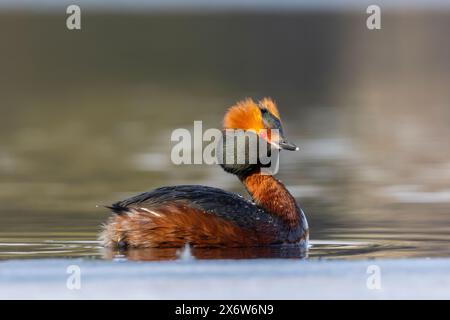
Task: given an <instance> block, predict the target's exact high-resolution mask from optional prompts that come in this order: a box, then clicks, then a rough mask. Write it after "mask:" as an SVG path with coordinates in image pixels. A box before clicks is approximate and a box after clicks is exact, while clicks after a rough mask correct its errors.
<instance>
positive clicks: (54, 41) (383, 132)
mask: <svg viewBox="0 0 450 320" xmlns="http://www.w3.org/2000/svg"><path fill="white" fill-rule="evenodd" d="M448 16H449V15H448V13H446V12H440V13H436V12H434V13H433V12H431V13H427V14H418V13H409V14H408V13H398V12H397V13H387V14H386V15H385V18H384V27H383V29H382V30H381V31H379V32H377V33H368V31H367V29H365V28H364V27H363V26H361V20H360V17H359V16H358V15H356V14H354V13H345V12H341V13H326V12H322V13H314V12H309V13H308V12H303V13H292V14H269V13H261V14H234V15H233V14H216V15H208V14H199V15H195V14H159V15H151V14H136V15H120V14H109V15H100V14H87V16H86V17H85V19H84V20H83V21H84V23H85V26H84V27H83V30H82V31H81V32H78V33H77V32H69V31H67V30H66V29H65V26H64V23H61V19H60V17H58V16H55V15H44V14H42V15H37V14H34V15H33V14H24V13H7V12H2V13H1V17H0V40H1V41H0V52H1V55H0V69H1V70H2V72H1V73H0V85H1V88H2V89H1V91H2V92H1V98H0V114H1V116H0V204H1V207H0V259H12V258H50V257H86V258H100V259H101V258H105V259H114V258H117V257H119V258H120V257H123V255H124V253H119V252H108V251H105V250H103V249H102V248H101V247H100V246H99V244H98V242H96V237H97V233H98V231H99V226H100V225H101V223H103V222H104V221H105V219H106V218H107V217H108V216H109V212H108V211H107V210H106V209H104V208H103V207H102V205H107V204H110V203H112V202H114V201H116V200H120V199H123V198H125V197H127V196H130V195H133V194H135V193H139V192H142V191H145V190H150V189H153V188H156V187H159V186H163V185H174V184H206V185H210V186H216V187H220V188H223V189H226V190H231V191H235V192H240V193H244V191H243V188H242V186H240V184H239V182H238V181H237V179H235V178H234V177H232V176H229V175H227V174H225V173H224V172H222V171H221V169H220V168H218V167H213V166H207V165H192V166H175V165H173V164H172V163H171V161H170V150H171V143H170V134H171V132H172V130H173V129H175V128H180V127H182V128H188V129H189V128H191V127H192V126H193V121H194V120H203V121H204V127H205V128H208V127H220V125H221V118H222V116H223V113H224V112H225V110H226V108H227V107H228V106H230V105H232V104H233V103H234V102H235V101H237V100H239V99H242V98H244V97H247V96H252V97H255V98H260V97H263V96H266V95H268V96H272V97H273V98H274V99H275V100H277V101H278V103H279V108H280V110H281V114H282V118H283V119H284V123H285V129H286V131H287V135H288V136H289V137H290V140H292V141H293V142H295V143H296V144H298V145H299V146H300V147H301V152H298V153H295V154H283V155H282V159H281V169H280V173H279V178H280V179H282V180H283V182H284V183H285V184H286V185H287V186H288V188H289V190H291V192H292V193H293V194H294V196H295V197H296V198H297V199H298V201H299V203H300V204H301V206H302V207H303V209H304V211H305V213H306V215H307V217H308V220H309V224H310V228H311V239H312V241H311V248H310V250H309V252H308V253H307V254H305V253H304V252H297V251H296V249H292V248H272V249H261V250H259V249H258V250H253V251H250V252H249V251H247V250H244V249H242V250H231V251H224V250H209V251H202V250H197V251H195V250H194V251H193V252H192V254H193V255H194V256H197V257H199V258H205V259H206V258H211V259H214V258H224V257H225V258H236V259H247V258H306V257H308V258H309V259H335V258H339V259H365V258H402V257H448V256H449V255H450V254H449V250H448V247H449V244H450V189H449V187H448V186H449V185H450V160H449V159H450V148H449V146H448V137H449V136H450V126H448V123H449V119H450V109H449V107H448V106H449V105H450V104H449V102H450V96H449V95H450V93H449V91H448V85H447V84H448V83H449V80H450V70H449V64H448V58H449V52H450V44H449V43H448V41H447V39H446V38H445V41H442V39H443V38H442V37H444V34H447V33H445V32H443V31H442V30H446V29H449V28H450V23H449V21H450V20H449V19H448ZM429 21H433V24H430V23H428V22H429ZM177 255H178V253H177V252H176V250H150V251H146V252H142V251H134V252H128V253H125V257H128V258H129V259H137V260H161V259H173V258H176V257H177Z"/></svg>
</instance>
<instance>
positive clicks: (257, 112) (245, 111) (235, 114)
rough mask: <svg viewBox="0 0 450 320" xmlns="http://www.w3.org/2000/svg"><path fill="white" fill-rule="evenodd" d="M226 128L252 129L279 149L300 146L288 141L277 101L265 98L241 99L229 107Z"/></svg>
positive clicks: (225, 121) (224, 121)
mask: <svg viewBox="0 0 450 320" xmlns="http://www.w3.org/2000/svg"><path fill="white" fill-rule="evenodd" d="M223 127H224V129H235V130H236V129H241V130H245V131H252V132H254V133H255V134H257V135H258V136H259V137H260V138H262V139H264V140H266V141H267V142H268V143H270V144H271V145H272V146H274V147H275V148H277V149H283V150H289V151H296V150H298V149H299V148H298V147H297V146H296V145H295V144H293V143H290V142H288V141H287V139H286V137H285V135H284V132H283V126H282V124H281V119H280V113H279V111H278V108H277V106H276V104H275V102H274V101H273V100H272V99H270V98H264V99H262V100H261V101H259V102H258V103H256V102H254V101H253V100H252V99H245V100H242V101H239V102H238V103H236V104H235V105H234V106H232V107H231V108H229V109H228V111H227V113H226V114H225V117H224V120H223Z"/></svg>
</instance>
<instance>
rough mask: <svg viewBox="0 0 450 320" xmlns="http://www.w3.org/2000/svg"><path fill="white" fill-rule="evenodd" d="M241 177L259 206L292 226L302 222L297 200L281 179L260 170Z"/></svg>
mask: <svg viewBox="0 0 450 320" xmlns="http://www.w3.org/2000/svg"><path fill="white" fill-rule="evenodd" d="M239 179H240V180H241V181H242V183H243V184H244V186H245V187H246V189H247V191H248V192H249V193H250V195H251V196H252V198H253V201H255V203H256V204H257V205H258V206H260V207H262V208H263V209H264V210H266V211H267V212H268V213H270V214H272V215H274V216H277V217H279V218H280V219H282V220H283V221H284V222H285V223H286V224H287V225H288V226H290V227H296V226H297V225H298V224H299V223H300V221H301V219H300V215H301V212H300V209H299V207H298V206H297V202H296V201H295V199H294V197H293V196H292V195H291V194H290V193H289V191H288V190H287V189H286V187H285V186H284V185H283V183H281V182H280V181H279V180H277V179H275V178H274V177H273V176H271V175H264V174H261V173H260V172H259V171H253V172H251V173H249V174H245V175H242V176H239Z"/></svg>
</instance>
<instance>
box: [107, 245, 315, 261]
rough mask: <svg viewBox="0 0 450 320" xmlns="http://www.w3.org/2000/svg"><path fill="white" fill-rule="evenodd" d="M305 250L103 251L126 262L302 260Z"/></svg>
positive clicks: (296, 247)
mask: <svg viewBox="0 0 450 320" xmlns="http://www.w3.org/2000/svg"><path fill="white" fill-rule="evenodd" d="M307 254H308V252H307V250H305V249H303V248H300V247H298V246H271V247H256V248H210V249H205V248H183V249H177V248H149V249H127V250H123V251H115V250H110V249H103V258H104V259H109V260H111V259H116V258H117V257H125V258H126V259H128V260H133V261H134V260H137V261H159V260H176V259H180V260H189V259H262V258H274V259H303V258H307V256H308V255H307Z"/></svg>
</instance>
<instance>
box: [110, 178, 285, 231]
mask: <svg viewBox="0 0 450 320" xmlns="http://www.w3.org/2000/svg"><path fill="white" fill-rule="evenodd" d="M165 204H179V205H180V206H187V207H190V208H194V209H199V210H201V211H203V212H205V213H209V214H213V215H216V216H218V217H221V218H224V219H226V220H228V221H232V222H233V223H235V224H236V225H238V226H239V227H241V228H255V227H257V226H261V225H265V227H270V226H272V227H274V228H279V227H280V226H282V225H283V224H282V222H281V221H280V219H279V218H277V217H275V216H272V215H270V214H268V213H267V212H266V211H265V210H263V209H262V208H260V207H259V206H257V205H256V204H254V203H253V202H251V201H249V200H247V199H245V198H243V197H242V196H240V195H238V194H235V193H232V192H227V191H224V190H221V189H218V188H214V187H207V186H201V185H180V186H170V187H162V188H158V189H155V190H152V191H149V192H144V193H141V194H139V195H137V196H134V197H131V198H128V199H125V200H123V201H119V202H116V203H114V204H113V205H112V206H111V207H110V208H111V209H112V210H113V211H114V212H115V213H117V214H121V213H123V212H127V211H129V209H139V208H145V209H148V210H155V211H157V209H158V208H160V207H161V206H164V205H165Z"/></svg>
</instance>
